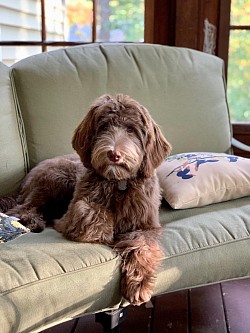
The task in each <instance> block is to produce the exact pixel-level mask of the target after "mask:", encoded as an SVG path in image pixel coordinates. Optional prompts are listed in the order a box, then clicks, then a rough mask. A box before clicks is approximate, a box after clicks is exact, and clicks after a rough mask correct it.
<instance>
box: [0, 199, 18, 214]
mask: <svg viewBox="0 0 250 333" xmlns="http://www.w3.org/2000/svg"><path fill="white" fill-rule="evenodd" d="M16 205H17V201H16V198H15V197H14V196H9V197H6V196H4V197H0V212H1V213H5V212H7V211H8V210H9V209H11V208H13V207H15V206H16Z"/></svg>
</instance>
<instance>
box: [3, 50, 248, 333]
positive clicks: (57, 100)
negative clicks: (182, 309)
mask: <svg viewBox="0 0 250 333" xmlns="http://www.w3.org/2000/svg"><path fill="white" fill-rule="evenodd" d="M120 92H121V93H125V94H128V95H130V96H131V97H133V98H135V99H136V100H138V101H139V102H141V103H142V104H143V105H145V106H146V107H147V108H148V110H149V111H150V113H151V114H152V116H153V118H154V119H155V120H156V122H157V123H158V124H159V125H160V126H161V128H162V130H163V132H164V134H165V135H166V137H167V139H168V141H169V142H171V144H172V145H173V152H172V154H177V153H183V152H216V153H225V152H226V153H229V152H231V126H230V119H229V115H228V107H227V102H226V93H225V82H224V76H223V62H222V60H220V59H219V58H217V57H214V56H211V55H207V54H205V53H201V52H197V51H194V50H189V49H184V48H183V49H182V48H174V47H167V46H160V45H147V44H91V45H85V46H77V47H72V48H67V49H61V50H56V51H52V52H48V53H43V54H39V55H35V56H32V57H29V58H27V59H24V60H22V61H20V62H17V63H16V64H14V65H13V66H12V67H10V68H9V67H7V66H5V65H4V64H2V63H0V124H1V129H0V143H1V148H0V195H8V194H11V193H13V192H15V191H16V190H17V188H18V186H19V184H20V182H21V180H22V179H23V177H24V176H25V174H26V173H27V172H28V170H29V169H30V168H32V167H33V166H34V165H36V164H37V163H38V162H40V161H42V160H44V159H46V158H49V157H53V156H56V155H63V154H68V153H70V152H72V147H71V137H72V133H73V131H74V129H75V128H76V126H77V124H78V123H79V121H80V120H81V119H82V118H83V115H84V114H85V113H86V112H87V110H88V107H89V105H90V104H91V103H92V102H93V100H94V99H95V98H97V97H98V96H100V95H102V94H104V93H110V94H115V93H120ZM249 172H250V170H249ZM249 199H250V197H249V196H244V197H243V198H239V199H235V200H231V201H225V202H219V203H215V204H211V205H205V206H202V207H194V208H189V209H173V208H171V207H170V206H169V205H168V204H167V203H166V202H165V201H163V204H162V208H161V212H160V217H161V223H162V225H163V228H164V233H163V238H162V244H163V247H164V249H165V254H166V255H165V258H163V260H162V265H161V269H160V271H159V272H158V275H157V282H156V285H155V290H154V294H155V295H156V294H160V293H166V292H170V291H175V290H180V289H185V288H191V287H196V286H202V285H207V284H212V283H217V282H220V281H225V280H231V279H238V278H246V277H248V276H250V251H249V246H250V235H249V232H250V200H249ZM0 276H1V284H0V331H1V333H10V332H11V333H14V332H23V333H24V332H26V333H27V332H39V331H41V330H43V329H45V328H48V327H51V326H53V325H56V324H58V323H61V322H64V321H66V320H69V319H71V318H75V317H79V316H82V315H84V314H90V313H97V312H103V311H109V310H114V309H118V308H119V307H121V306H126V305H127V302H126V301H125V300H123V299H122V297H121V294H120V258H119V256H118V255H117V254H116V253H115V252H113V251H112V250H111V249H110V248H109V247H107V246H104V245H93V244H83V243H74V242H70V241H67V240H65V239H64V238H63V237H62V236H61V234H59V233H57V232H56V231H55V230H53V229H52V228H47V229H45V231H43V232H41V233H38V234H35V233H27V234H24V235H22V236H21V237H18V238H16V239H14V240H11V241H8V242H6V243H2V244H0Z"/></svg>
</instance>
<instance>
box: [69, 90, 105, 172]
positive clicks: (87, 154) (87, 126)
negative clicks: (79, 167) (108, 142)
mask: <svg viewBox="0 0 250 333" xmlns="http://www.w3.org/2000/svg"><path fill="white" fill-rule="evenodd" d="M111 98H112V97H111V96H110V95H103V96H101V97H99V98H98V99H97V100H96V101H95V102H94V103H93V104H92V105H91V107H90V110H89V111H88V113H87V115H86V116H85V118H84V119H83V120H82V122H81V123H80V124H79V125H78V127H77V128H76V130H75V132H74V135H73V138H72V146H73V148H74V149H75V150H76V152H77V154H78V155H79V156H80V158H81V161H82V163H83V165H84V166H85V167H86V168H91V149H92V139H93V136H94V133H95V129H96V122H97V121H98V117H99V115H100V113H101V111H102V110H101V108H102V107H103V106H104V105H105V104H106V103H107V102H108V101H110V99H111Z"/></svg>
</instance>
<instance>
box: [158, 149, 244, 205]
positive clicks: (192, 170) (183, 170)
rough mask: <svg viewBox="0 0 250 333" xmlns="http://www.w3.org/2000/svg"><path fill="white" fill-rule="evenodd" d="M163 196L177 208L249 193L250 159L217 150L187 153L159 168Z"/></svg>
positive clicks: (209, 202) (206, 203)
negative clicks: (214, 151)
mask: <svg viewBox="0 0 250 333" xmlns="http://www.w3.org/2000/svg"><path fill="white" fill-rule="evenodd" d="M157 174H158V178H159V182H160V186H161V188H162V190H163V197H164V198H165V200H166V201H167V202H168V203H169V204H170V206H171V207H172V208H174V209H184V208H191V207H199V206H205V205H209V204H212V203H216V202H222V201H227V200H231V199H237V198H240V197H244V196H248V195H250V159H247V158H243V157H238V156H235V155H228V154H218V153H186V154H178V155H173V156H170V157H169V158H167V159H166V160H165V161H164V162H163V163H162V164H161V165H160V167H159V168H158V169H157Z"/></svg>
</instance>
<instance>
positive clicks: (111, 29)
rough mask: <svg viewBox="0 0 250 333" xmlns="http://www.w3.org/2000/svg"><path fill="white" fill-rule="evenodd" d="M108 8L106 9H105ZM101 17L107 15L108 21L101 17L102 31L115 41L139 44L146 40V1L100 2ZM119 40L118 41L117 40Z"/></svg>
mask: <svg viewBox="0 0 250 333" xmlns="http://www.w3.org/2000/svg"><path fill="white" fill-rule="evenodd" d="M104 7H106V8H104ZM99 12H100V16H104V15H105V14H104V15H103V14H102V13H106V20H105V19H104V17H100V21H101V22H100V24H101V28H100V29H101V30H105V32H106V34H105V33H100V35H103V36H106V38H107V33H108V34H110V37H111V40H113V41H117V40H118V41H121V40H122V41H124V42H139V41H141V42H142V41H143V38H144V1H143V0H132V1H127V0H110V1H107V0H105V1H100V0H99ZM116 38H117V39H116Z"/></svg>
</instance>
